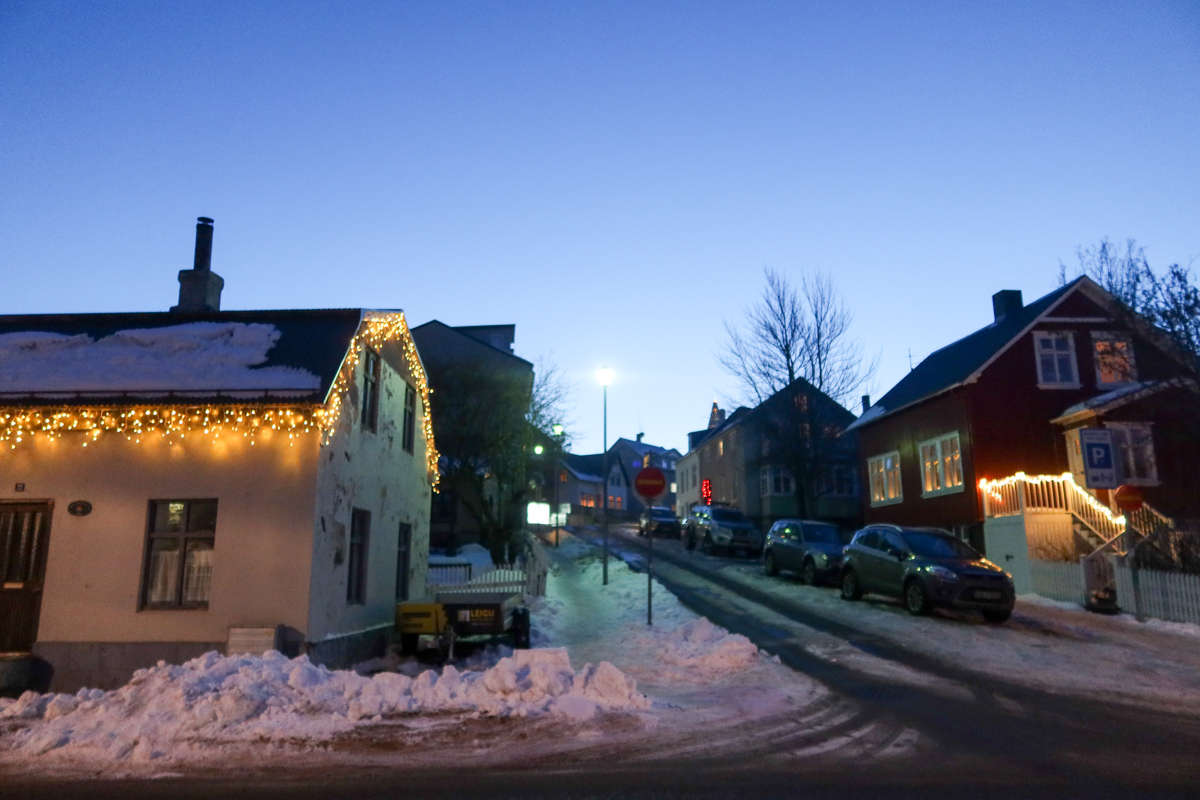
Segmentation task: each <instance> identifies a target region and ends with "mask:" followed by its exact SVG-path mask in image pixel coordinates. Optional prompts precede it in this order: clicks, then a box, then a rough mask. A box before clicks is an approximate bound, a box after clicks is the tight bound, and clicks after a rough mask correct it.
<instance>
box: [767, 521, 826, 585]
mask: <svg viewBox="0 0 1200 800" xmlns="http://www.w3.org/2000/svg"><path fill="white" fill-rule="evenodd" d="M844 546H845V543H844V542H843V541H842V535H841V533H840V532H839V531H838V529H837V526H836V525H830V524H829V523H828V522H814V521H812V520H805V519H781V520H779V521H778V522H776V523H775V524H774V525H773V526H772V527H771V530H769V531H767V541H766V544H764V545H763V572H765V573H766V574H768V575H778V574H779V571H780V570H783V569H786V570H792V571H793V572H798V573H800V577H801V578H802V579H803V580H804V582H805V583H807V584H815V583H817V582H819V581H821V580H823V579H826V578H829V577H836V576H837V575H839V574H841V570H842V548H843V547H844Z"/></svg>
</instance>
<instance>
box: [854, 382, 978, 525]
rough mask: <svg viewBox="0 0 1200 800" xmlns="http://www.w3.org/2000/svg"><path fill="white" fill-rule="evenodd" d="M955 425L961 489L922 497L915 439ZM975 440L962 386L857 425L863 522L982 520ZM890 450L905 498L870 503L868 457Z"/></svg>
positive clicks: (945, 431)
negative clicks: (896, 460) (896, 459)
mask: <svg viewBox="0 0 1200 800" xmlns="http://www.w3.org/2000/svg"><path fill="white" fill-rule="evenodd" d="M955 431H957V432H958V441H959V451H960V455H961V458H962V465H963V490H962V491H961V492H954V493H951V494H944V495H938V496H934V497H923V496H922V490H923V476H922V471H921V457H920V452H919V450H918V444H919V443H920V442H924V441H928V440H929V439H934V438H936V437H938V436H942V435H944V434H948V433H954V432H955ZM974 445H975V439H974V436H973V430H972V426H971V417H970V410H969V408H968V404H967V395H966V393H965V392H964V391H962V390H955V391H952V392H948V393H946V394H944V395H942V396H940V397H936V398H934V399H932V400H930V401H928V402H925V403H921V404H920V405H918V406H914V407H913V408H911V409H908V410H906V411H901V412H900V413H898V414H894V415H892V416H890V417H886V418H884V419H882V420H880V421H879V422H878V423H876V424H874V425H868V426H866V427H865V428H863V429H862V430H860V431H859V433H858V447H859V454H860V456H859V485H860V486H861V490H862V504H863V517H864V519H865V521H866V522H867V523H868V524H874V523H881V522H887V523H891V524H893V525H931V526H937V527H952V526H956V525H970V524H973V523H975V522H978V521H980V520H982V519H983V516H982V512H981V511H980V509H979V498H978V496H977V495H978V492H977V490H976V488H975V487H976V484H977V482H978V479H977V478H976V477H975V472H974V470H973V467H972V464H973V454H974V451H975V447H974ZM892 451H896V452H899V453H900V485H901V488H902V490H903V497H904V501H903V502H901V503H890V504H886V505H879V506H873V505H871V481H870V476H869V475H868V474H867V462H868V461H869V460H870V459H872V458H874V457H875V456H879V455H883V454H885V453H890V452H892Z"/></svg>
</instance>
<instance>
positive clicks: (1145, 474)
mask: <svg viewBox="0 0 1200 800" xmlns="http://www.w3.org/2000/svg"><path fill="white" fill-rule="evenodd" d="M1105 427H1106V428H1108V429H1109V430H1110V431H1112V437H1113V448H1114V449H1115V450H1116V451H1117V454H1118V461H1119V462H1120V465H1121V481H1122V482H1123V483H1129V484H1134V485H1142V486H1154V485H1157V484H1158V464H1157V463H1156V462H1155V460H1154V435H1153V433H1152V431H1151V428H1150V425H1149V424H1147V423H1145V422H1109V423H1106V424H1105Z"/></svg>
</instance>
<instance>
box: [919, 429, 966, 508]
mask: <svg viewBox="0 0 1200 800" xmlns="http://www.w3.org/2000/svg"><path fill="white" fill-rule="evenodd" d="M917 450H918V451H919V452H920V454H921V494H922V496H924V497H933V496H936V495H939V494H949V493H950V492H961V491H962V490H963V471H962V454H961V452H960V451H959V446H958V433H951V434H947V435H945V436H939V437H938V438H936V439H930V440H929V441H927V442H921V443H920V444H919V445H917Z"/></svg>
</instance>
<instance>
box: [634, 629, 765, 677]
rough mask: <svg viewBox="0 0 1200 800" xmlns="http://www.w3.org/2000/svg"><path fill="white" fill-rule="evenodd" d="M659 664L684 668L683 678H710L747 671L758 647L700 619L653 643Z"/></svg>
mask: <svg viewBox="0 0 1200 800" xmlns="http://www.w3.org/2000/svg"><path fill="white" fill-rule="evenodd" d="M654 646H655V647H656V648H657V653H656V655H657V658H658V660H659V661H660V662H661V663H663V664H669V665H672V666H676V667H684V668H685V670H686V672H685V674H686V675H690V676H692V677H695V678H706V679H707V678H713V677H716V676H719V675H726V674H732V673H736V672H740V671H742V670H744V669H747V668H749V667H750V666H752V665H753V664H754V663H755V662H756V661H757V660H758V647H757V646H756V645H755V644H754V642H752V641H750V640H749V639H747V638H746V637H745V636H742V635H741V634H737V633H730V632H729V631H727V630H725V629H724V628H722V627H720V626H718V625H714V624H713V623H711V622H709V621H708V620H707V619H706V618H704V617H700V618H699V619H696V620H693V621H692V622H689V623H687V624H686V625H681V626H679V627H678V628H676V629H675V630H673V631H671V632H670V633H668V634H667V635H666V636H664V637H662V638H661V639H656V640H654Z"/></svg>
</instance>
